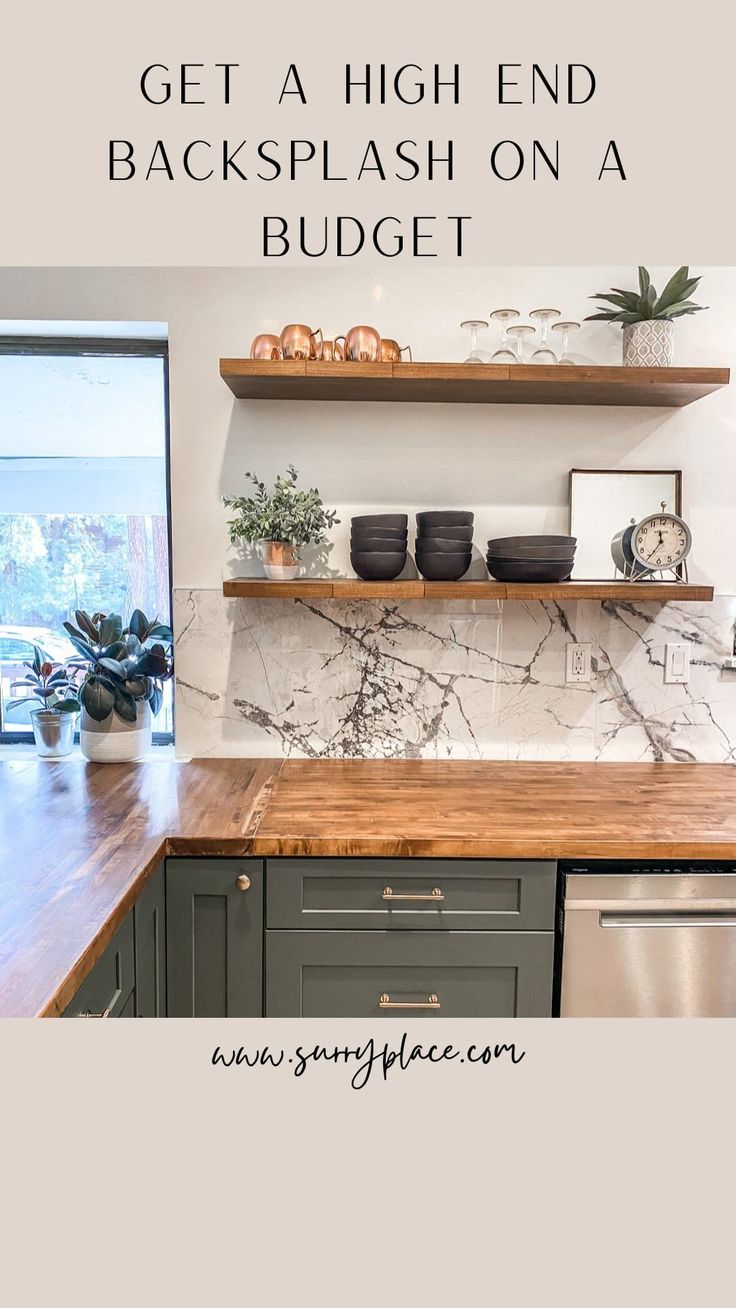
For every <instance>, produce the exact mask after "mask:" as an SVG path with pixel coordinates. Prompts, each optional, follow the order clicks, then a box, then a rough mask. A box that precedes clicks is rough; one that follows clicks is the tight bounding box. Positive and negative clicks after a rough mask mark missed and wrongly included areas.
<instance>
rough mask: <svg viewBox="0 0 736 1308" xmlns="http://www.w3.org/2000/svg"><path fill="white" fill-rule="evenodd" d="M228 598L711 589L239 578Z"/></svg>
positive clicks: (658, 594) (555, 595) (660, 593)
mask: <svg viewBox="0 0 736 1308" xmlns="http://www.w3.org/2000/svg"><path fill="white" fill-rule="evenodd" d="M222 593H223V595H225V596H226V597H227V598H228V599H366V600H370V599H496V600H569V601H572V602H574V601H576V600H599V601H602V600H621V601H626V600H636V601H638V602H641V601H642V600H649V601H651V602H652V603H655V604H665V603H666V602H667V601H668V600H679V601H680V602H681V603H682V602H685V601H696V600H700V601H702V602H708V601H709V600H712V599H713V587H712V586H696V585H691V584H689V583H685V582H677V581H651V582H646V581H638V582H637V581H563V582H558V583H549V582H547V583H542V582H535V583H531V582H516V583H510V582H504V581H491V580H489V581H422V579H421V578H419V579H417V580H409V581H360V580H359V579H358V578H351V577H335V578H326V579H325V580H324V581H322V580H307V579H305V580H304V581H300V580H298V579H297V580H296V581H266V580H263V579H261V578H259V577H235V578H233V580H232V581H226V582H224V583H223V587H222Z"/></svg>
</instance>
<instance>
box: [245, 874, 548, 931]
mask: <svg viewBox="0 0 736 1308" xmlns="http://www.w3.org/2000/svg"><path fill="white" fill-rule="evenodd" d="M556 871H557V865H556V864H555V863H553V862H531V861H527V860H523V859H452V858H444V859H437V858H269V859H268V860H267V862H266V924H267V926H269V927H274V928H285V929H299V928H308V929H312V930H314V929H319V930H330V929H332V930H334V929H335V928H341V927H342V928H346V929H350V928H356V929H359V930H362V931H365V930H371V929H373V930H379V931H385V930H387V929H391V928H398V929H400V930H403V931H405V930H406V929H407V928H409V927H412V928H414V927H419V928H421V929H422V930H428V929H432V928H434V929H437V928H439V929H441V930H442V929H444V930H456V931H460V930H472V931H510V930H511V931H546V930H551V929H552V927H553V925H554V905H555V880H556ZM402 896H416V898H402Z"/></svg>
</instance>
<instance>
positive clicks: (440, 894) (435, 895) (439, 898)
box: [381, 886, 445, 904]
mask: <svg viewBox="0 0 736 1308" xmlns="http://www.w3.org/2000/svg"><path fill="white" fill-rule="evenodd" d="M381 898H382V899H386V900H389V901H394V900H396V901H398V900H401V901H402V902H403V903H407V902H411V903H413V904H444V902H445V895H444V891H442V890H440V888H439V886H435V887H434V889H433V890H432V891H431V892H430V894H428V895H397V894H396V891H395V890H392V889H391V886H384V887H383V895H382V896H381Z"/></svg>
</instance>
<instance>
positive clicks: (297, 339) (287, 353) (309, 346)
mask: <svg viewBox="0 0 736 1308" xmlns="http://www.w3.org/2000/svg"><path fill="white" fill-rule="evenodd" d="M317 336H319V345H317V339H316V338H317ZM279 344H280V346H281V357H282V359H319V358H321V351H322V328H321V327H317V328H316V329H315V330H314V331H312V329H311V327H306V326H305V325H304V323H303V322H290V323H289V324H288V326H287V327H284V330H283V331H282V333H281V336H280V337H279Z"/></svg>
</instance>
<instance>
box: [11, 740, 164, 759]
mask: <svg viewBox="0 0 736 1308" xmlns="http://www.w3.org/2000/svg"><path fill="white" fill-rule="evenodd" d="M81 757H82V753H81V750H80V748H79V746H78V745H75V746H74V749H73V750H72V752H71V754H66V755H65V756H64V758H56V759H53V758H52V759H44V760H43V762H47V763H78V762H79V760H80V759H81ZM174 757H175V753H174V745H173V742H172V744H170V745H152V746H151V749H150V750H149V752H148V753H147V754H146V757H145V759H144V760H143V761H144V762H146V763H155V762H156V761H157V760H161V759H173V758H174ZM21 758H38V755H37V753H36V746H35V745H32V744H31V743H30V741H25V740H19V741H18V742H17V744H12V743H10V742H3V743H2V744H0V760H1V761H3V762H5V763H12V762H13V761H14V760H16V759H21Z"/></svg>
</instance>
